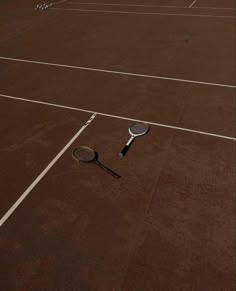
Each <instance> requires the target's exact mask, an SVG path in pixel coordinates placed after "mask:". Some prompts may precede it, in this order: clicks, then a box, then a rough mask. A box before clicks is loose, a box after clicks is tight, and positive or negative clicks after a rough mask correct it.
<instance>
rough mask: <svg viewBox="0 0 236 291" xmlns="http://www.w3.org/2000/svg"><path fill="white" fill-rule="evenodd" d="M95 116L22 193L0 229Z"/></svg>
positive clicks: (91, 119) (6, 215) (90, 119)
mask: <svg viewBox="0 0 236 291" xmlns="http://www.w3.org/2000/svg"><path fill="white" fill-rule="evenodd" d="M95 116H96V113H93V114H92V115H91V117H90V118H89V119H88V120H87V122H86V123H85V124H84V125H83V126H82V127H81V128H80V129H79V131H77V133H76V134H75V135H74V136H73V137H72V138H71V139H70V141H69V142H68V143H67V144H66V145H65V146H64V147H63V149H62V150H61V151H60V152H59V153H58V154H57V155H56V156H55V158H54V159H53V160H52V161H51V162H50V163H49V164H48V165H47V167H46V168H45V169H44V170H43V171H42V172H41V173H40V174H39V176H38V177H37V178H36V179H35V180H34V181H33V182H32V183H31V184H30V186H29V187H28V188H27V189H26V190H25V191H24V193H23V194H22V195H21V196H20V197H19V198H18V199H17V200H16V202H15V203H14V204H13V205H12V206H11V207H10V208H9V210H8V211H7V212H6V213H5V214H4V215H3V217H2V218H1V219H0V227H1V226H2V225H3V224H4V223H5V222H6V221H7V219H8V218H9V217H10V216H11V215H12V214H13V212H14V211H15V210H16V209H17V207H18V206H19V205H20V204H21V203H22V202H23V201H24V199H25V198H26V197H27V196H28V195H29V194H30V192H31V191H32V190H33V189H34V188H35V187H36V186H37V184H38V183H39V182H40V181H41V180H42V179H43V177H44V176H45V175H46V174H47V173H48V172H49V170H50V169H51V168H52V167H53V166H54V165H55V163H56V162H57V161H58V160H59V159H60V158H61V157H62V155H63V154H64V153H65V152H66V151H67V150H68V148H69V147H70V146H71V145H72V144H73V142H74V141H75V140H76V139H77V138H78V137H79V135H80V134H81V133H82V132H83V131H84V130H85V129H86V127H87V126H88V125H89V124H90V123H91V122H92V121H93V119H94V118H95Z"/></svg>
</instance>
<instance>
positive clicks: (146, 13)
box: [48, 8, 236, 19]
mask: <svg viewBox="0 0 236 291" xmlns="http://www.w3.org/2000/svg"><path fill="white" fill-rule="evenodd" d="M48 9H50V10H61V11H80V12H94V13H115V14H135V15H163V16H184V17H206V18H223V19H227V18H228V19H235V18H236V16H230V15H213V14H212V15H211V14H182V13H158V12H134V11H115V10H95V9H77V8H76V9H73V8H48Z"/></svg>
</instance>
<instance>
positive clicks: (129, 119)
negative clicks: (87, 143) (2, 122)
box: [0, 94, 236, 141]
mask: <svg viewBox="0 0 236 291" xmlns="http://www.w3.org/2000/svg"><path fill="white" fill-rule="evenodd" d="M0 97H2V98H7V99H13V100H19V101H25V102H31V103H36V104H42V105H48V106H52V107H58V108H64V109H69V110H74V111H81V112H86V113H93V114H97V115H101V116H105V117H111V118H116V119H121V120H128V121H134V122H144V123H148V124H150V125H155V126H159V127H164V128H170V129H174V130H181V131H186V132H191V133H196V134H201V135H207V136H212V137H217V138H222V139H227V140H233V141H236V137H231V136H225V135H220V134H215V133H211V132H205V131H199V130H194V129H190V128H185V127H178V126H172V125H168V124H163V123H157V122H152V121H147V120H140V119H134V118H130V117H123V116H118V115H113V114H107V113H103V112H97V111H96V112H95V111H91V110H87V109H82V108H77V107H72V106H65V105H60V104H55V103H49V102H44V101H38V100H31V99H26V98H21V97H15V96H10V95H5V94H0Z"/></svg>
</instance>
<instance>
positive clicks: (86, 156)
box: [72, 146, 97, 163]
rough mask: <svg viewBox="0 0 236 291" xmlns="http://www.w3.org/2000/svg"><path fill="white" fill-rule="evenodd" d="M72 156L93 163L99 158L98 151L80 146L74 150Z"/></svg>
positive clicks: (83, 161) (80, 160)
mask: <svg viewBox="0 0 236 291" xmlns="http://www.w3.org/2000/svg"><path fill="white" fill-rule="evenodd" d="M72 156H73V158H75V159H76V160H77V161H79V162H81V163H93V162H94V161H96V159H97V152H95V151H94V150H93V149H91V148H89V147H86V146H80V147H77V148H75V149H74V150H73V151H72Z"/></svg>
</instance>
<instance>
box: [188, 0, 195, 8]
mask: <svg viewBox="0 0 236 291" xmlns="http://www.w3.org/2000/svg"><path fill="white" fill-rule="evenodd" d="M196 2H197V0H194V1H193V2H192V3H191V4H190V5H189V8H191V7H193V5H194V4H195V3H196Z"/></svg>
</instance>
